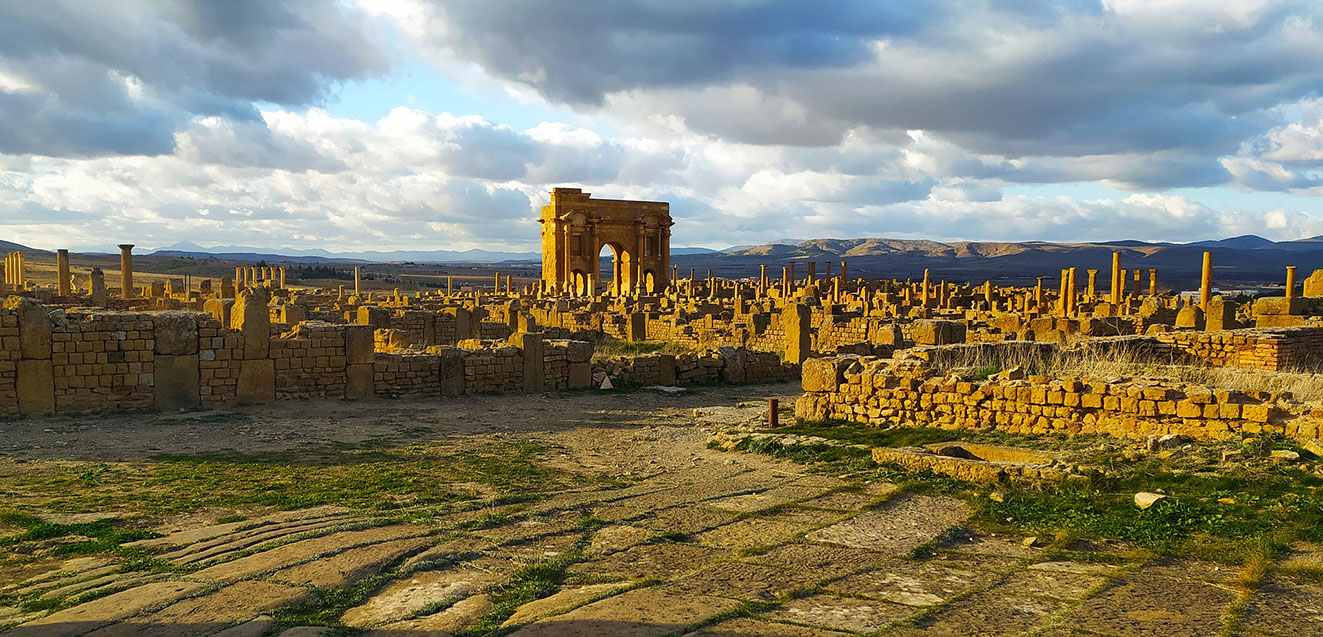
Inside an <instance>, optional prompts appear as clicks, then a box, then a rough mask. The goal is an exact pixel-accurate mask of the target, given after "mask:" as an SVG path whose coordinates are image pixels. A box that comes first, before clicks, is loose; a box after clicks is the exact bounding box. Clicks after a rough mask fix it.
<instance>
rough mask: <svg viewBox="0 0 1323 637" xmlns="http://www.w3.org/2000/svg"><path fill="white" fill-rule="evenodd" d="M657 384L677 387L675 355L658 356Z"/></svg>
mask: <svg viewBox="0 0 1323 637" xmlns="http://www.w3.org/2000/svg"><path fill="white" fill-rule="evenodd" d="M657 366H658V373H657V384H659V385H663V386H666V387H670V386H672V385H675V383H676V376H675V355H674V354H659V355H658V356H657Z"/></svg>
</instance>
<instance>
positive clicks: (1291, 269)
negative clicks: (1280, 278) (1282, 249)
mask: <svg viewBox="0 0 1323 637" xmlns="http://www.w3.org/2000/svg"><path fill="white" fill-rule="evenodd" d="M1286 298H1288V299H1293V298H1295V266H1293V265H1288V266H1286Z"/></svg>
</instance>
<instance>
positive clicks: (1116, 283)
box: [1112, 252, 1121, 305]
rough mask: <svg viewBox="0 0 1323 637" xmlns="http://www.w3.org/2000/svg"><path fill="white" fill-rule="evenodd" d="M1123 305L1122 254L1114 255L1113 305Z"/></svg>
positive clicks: (1115, 253) (1116, 253)
mask: <svg viewBox="0 0 1323 637" xmlns="http://www.w3.org/2000/svg"><path fill="white" fill-rule="evenodd" d="M1120 304H1121V253H1120V252H1113V253H1112V305H1120Z"/></svg>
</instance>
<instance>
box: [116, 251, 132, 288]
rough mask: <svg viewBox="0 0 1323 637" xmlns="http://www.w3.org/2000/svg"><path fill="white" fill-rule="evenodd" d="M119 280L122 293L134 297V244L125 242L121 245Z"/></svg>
mask: <svg viewBox="0 0 1323 637" xmlns="http://www.w3.org/2000/svg"><path fill="white" fill-rule="evenodd" d="M119 280H120V287H121V288H123V289H122V290H120V294H121V295H122V296H123V297H124V298H126V299H131V298H133V244H132V243H123V244H120V246H119Z"/></svg>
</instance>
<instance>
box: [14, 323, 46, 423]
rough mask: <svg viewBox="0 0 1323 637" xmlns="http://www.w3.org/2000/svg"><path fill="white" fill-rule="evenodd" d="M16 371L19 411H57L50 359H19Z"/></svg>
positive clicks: (28, 413) (27, 413)
mask: <svg viewBox="0 0 1323 637" xmlns="http://www.w3.org/2000/svg"><path fill="white" fill-rule="evenodd" d="M11 298H12V297H11ZM15 371H16V373H17V378H15V387H14V388H15V389H16V390H18V412H19V413H21V414H23V415H25V416H49V415H51V414H53V413H55V374H54V368H53V367H52V365H51V361H50V359H49V358H48V359H46V360H25V361H18V362H17V363H16V365H15Z"/></svg>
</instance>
